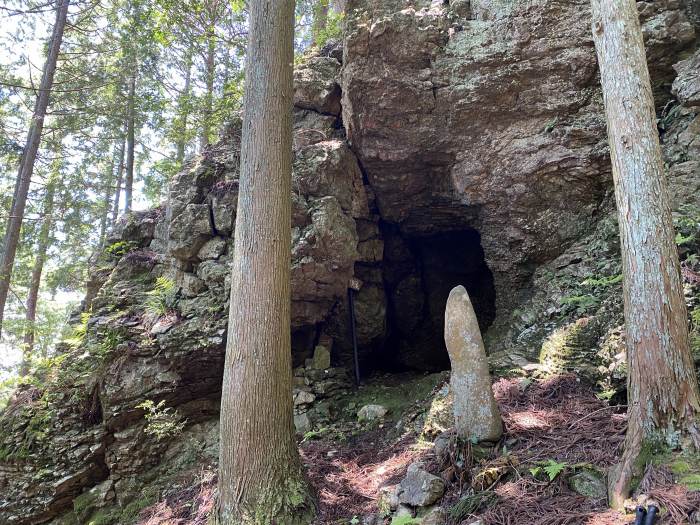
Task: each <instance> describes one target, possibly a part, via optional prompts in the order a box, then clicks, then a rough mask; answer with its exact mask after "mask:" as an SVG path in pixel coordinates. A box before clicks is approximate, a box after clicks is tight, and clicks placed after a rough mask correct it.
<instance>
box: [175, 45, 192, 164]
mask: <svg viewBox="0 0 700 525" xmlns="http://www.w3.org/2000/svg"><path fill="white" fill-rule="evenodd" d="M185 67H186V69H187V72H186V73H185V86H184V89H183V90H182V95H181V96H180V104H179V106H180V107H179V108H178V109H179V113H180V115H179V117H180V122H179V126H178V133H177V138H176V141H177V153H176V155H175V161H176V162H177V165H178V169H179V168H182V163H183V161H184V160H185V146H187V120H188V118H189V116H190V91H191V89H192V88H191V84H192V52H191V51H187V59H186V61H185Z"/></svg>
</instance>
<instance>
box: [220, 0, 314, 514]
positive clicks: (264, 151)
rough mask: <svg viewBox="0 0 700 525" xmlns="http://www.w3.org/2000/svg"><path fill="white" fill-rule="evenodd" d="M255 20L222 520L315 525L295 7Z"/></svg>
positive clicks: (225, 392) (280, 5) (262, 7)
mask: <svg viewBox="0 0 700 525" xmlns="http://www.w3.org/2000/svg"><path fill="white" fill-rule="evenodd" d="M249 20H250V31H249V39H248V55H247V56H248V60H247V61H246V62H247V75H246V89H245V102H244V105H245V114H244V115H245V116H244V122H243V132H242V133H243V137H242V147H241V178H240V193H239V200H238V213H237V216H236V236H235V237H236V239H235V248H234V254H235V256H234V260H233V265H232V271H231V276H232V281H231V307H230V308H231V309H230V313H229V329H228V341H227V347H226V365H225V369H224V381H223V389H222V402H221V441H220V442H221V448H220V463H219V498H220V499H219V512H218V517H219V521H220V523H222V524H224V525H231V524H241V523H245V524H248V523H250V524H270V523H275V524H277V525H292V524H294V525H296V524H308V523H310V521H311V519H312V518H313V514H314V505H313V503H312V500H311V497H310V492H309V487H308V484H307V483H306V480H305V477H304V474H303V471H302V465H301V461H300V458H299V453H298V449H297V444H296V441H295V439H294V425H293V409H292V362H291V341H290V325H291V321H290V319H291V318H290V309H291V299H290V297H291V295H290V251H291V236H290V230H291V197H290V195H291V176H292V62H293V28H294V1H293V0H259V1H257V2H252V3H251V4H250V18H249ZM260 115H266V118H264V119H262V118H259V116H260Z"/></svg>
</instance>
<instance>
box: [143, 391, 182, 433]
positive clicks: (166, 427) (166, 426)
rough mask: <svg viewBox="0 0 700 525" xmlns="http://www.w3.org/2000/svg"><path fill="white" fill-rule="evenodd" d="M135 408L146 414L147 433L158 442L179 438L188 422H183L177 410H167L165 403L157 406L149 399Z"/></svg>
mask: <svg viewBox="0 0 700 525" xmlns="http://www.w3.org/2000/svg"><path fill="white" fill-rule="evenodd" d="M135 408H139V409H142V410H144V411H145V412H146V413H145V415H144V417H145V418H146V421H147V422H148V424H147V425H146V428H145V432H146V434H149V435H151V436H155V437H156V439H157V440H158V441H160V440H161V439H164V438H172V437H176V436H179V435H180V434H181V433H182V429H183V428H185V424H186V423H187V420H183V419H182V417H181V416H180V414H179V413H178V412H177V410H173V408H172V407H167V408H166V407H165V401H161V402H160V403H158V404H157V405H156V404H155V403H154V402H153V401H151V400H150V399H149V400H146V401H144V402H143V403H140V404H138V405H136V407H135Z"/></svg>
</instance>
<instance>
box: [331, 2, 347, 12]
mask: <svg viewBox="0 0 700 525" xmlns="http://www.w3.org/2000/svg"><path fill="white" fill-rule="evenodd" d="M345 3H346V0H331V10H332V11H333V12H334V13H335V14H338V15H340V14H342V13H344V12H345Z"/></svg>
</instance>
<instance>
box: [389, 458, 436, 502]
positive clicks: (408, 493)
mask: <svg viewBox="0 0 700 525" xmlns="http://www.w3.org/2000/svg"><path fill="white" fill-rule="evenodd" d="M444 493H445V482H444V481H443V480H442V479H441V478H439V477H437V476H435V475H433V474H431V473H430V472H428V471H427V470H424V469H423V465H422V464H421V463H413V464H412V465H411V466H409V467H408V471H407V472H406V477H405V478H404V479H403V481H402V482H401V484H400V486H399V501H400V502H401V503H404V504H406V505H411V506H413V507H427V506H428V505H432V504H433V503H435V502H436V501H437V500H438V499H440V498H441V497H442V495H443V494H444Z"/></svg>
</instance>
